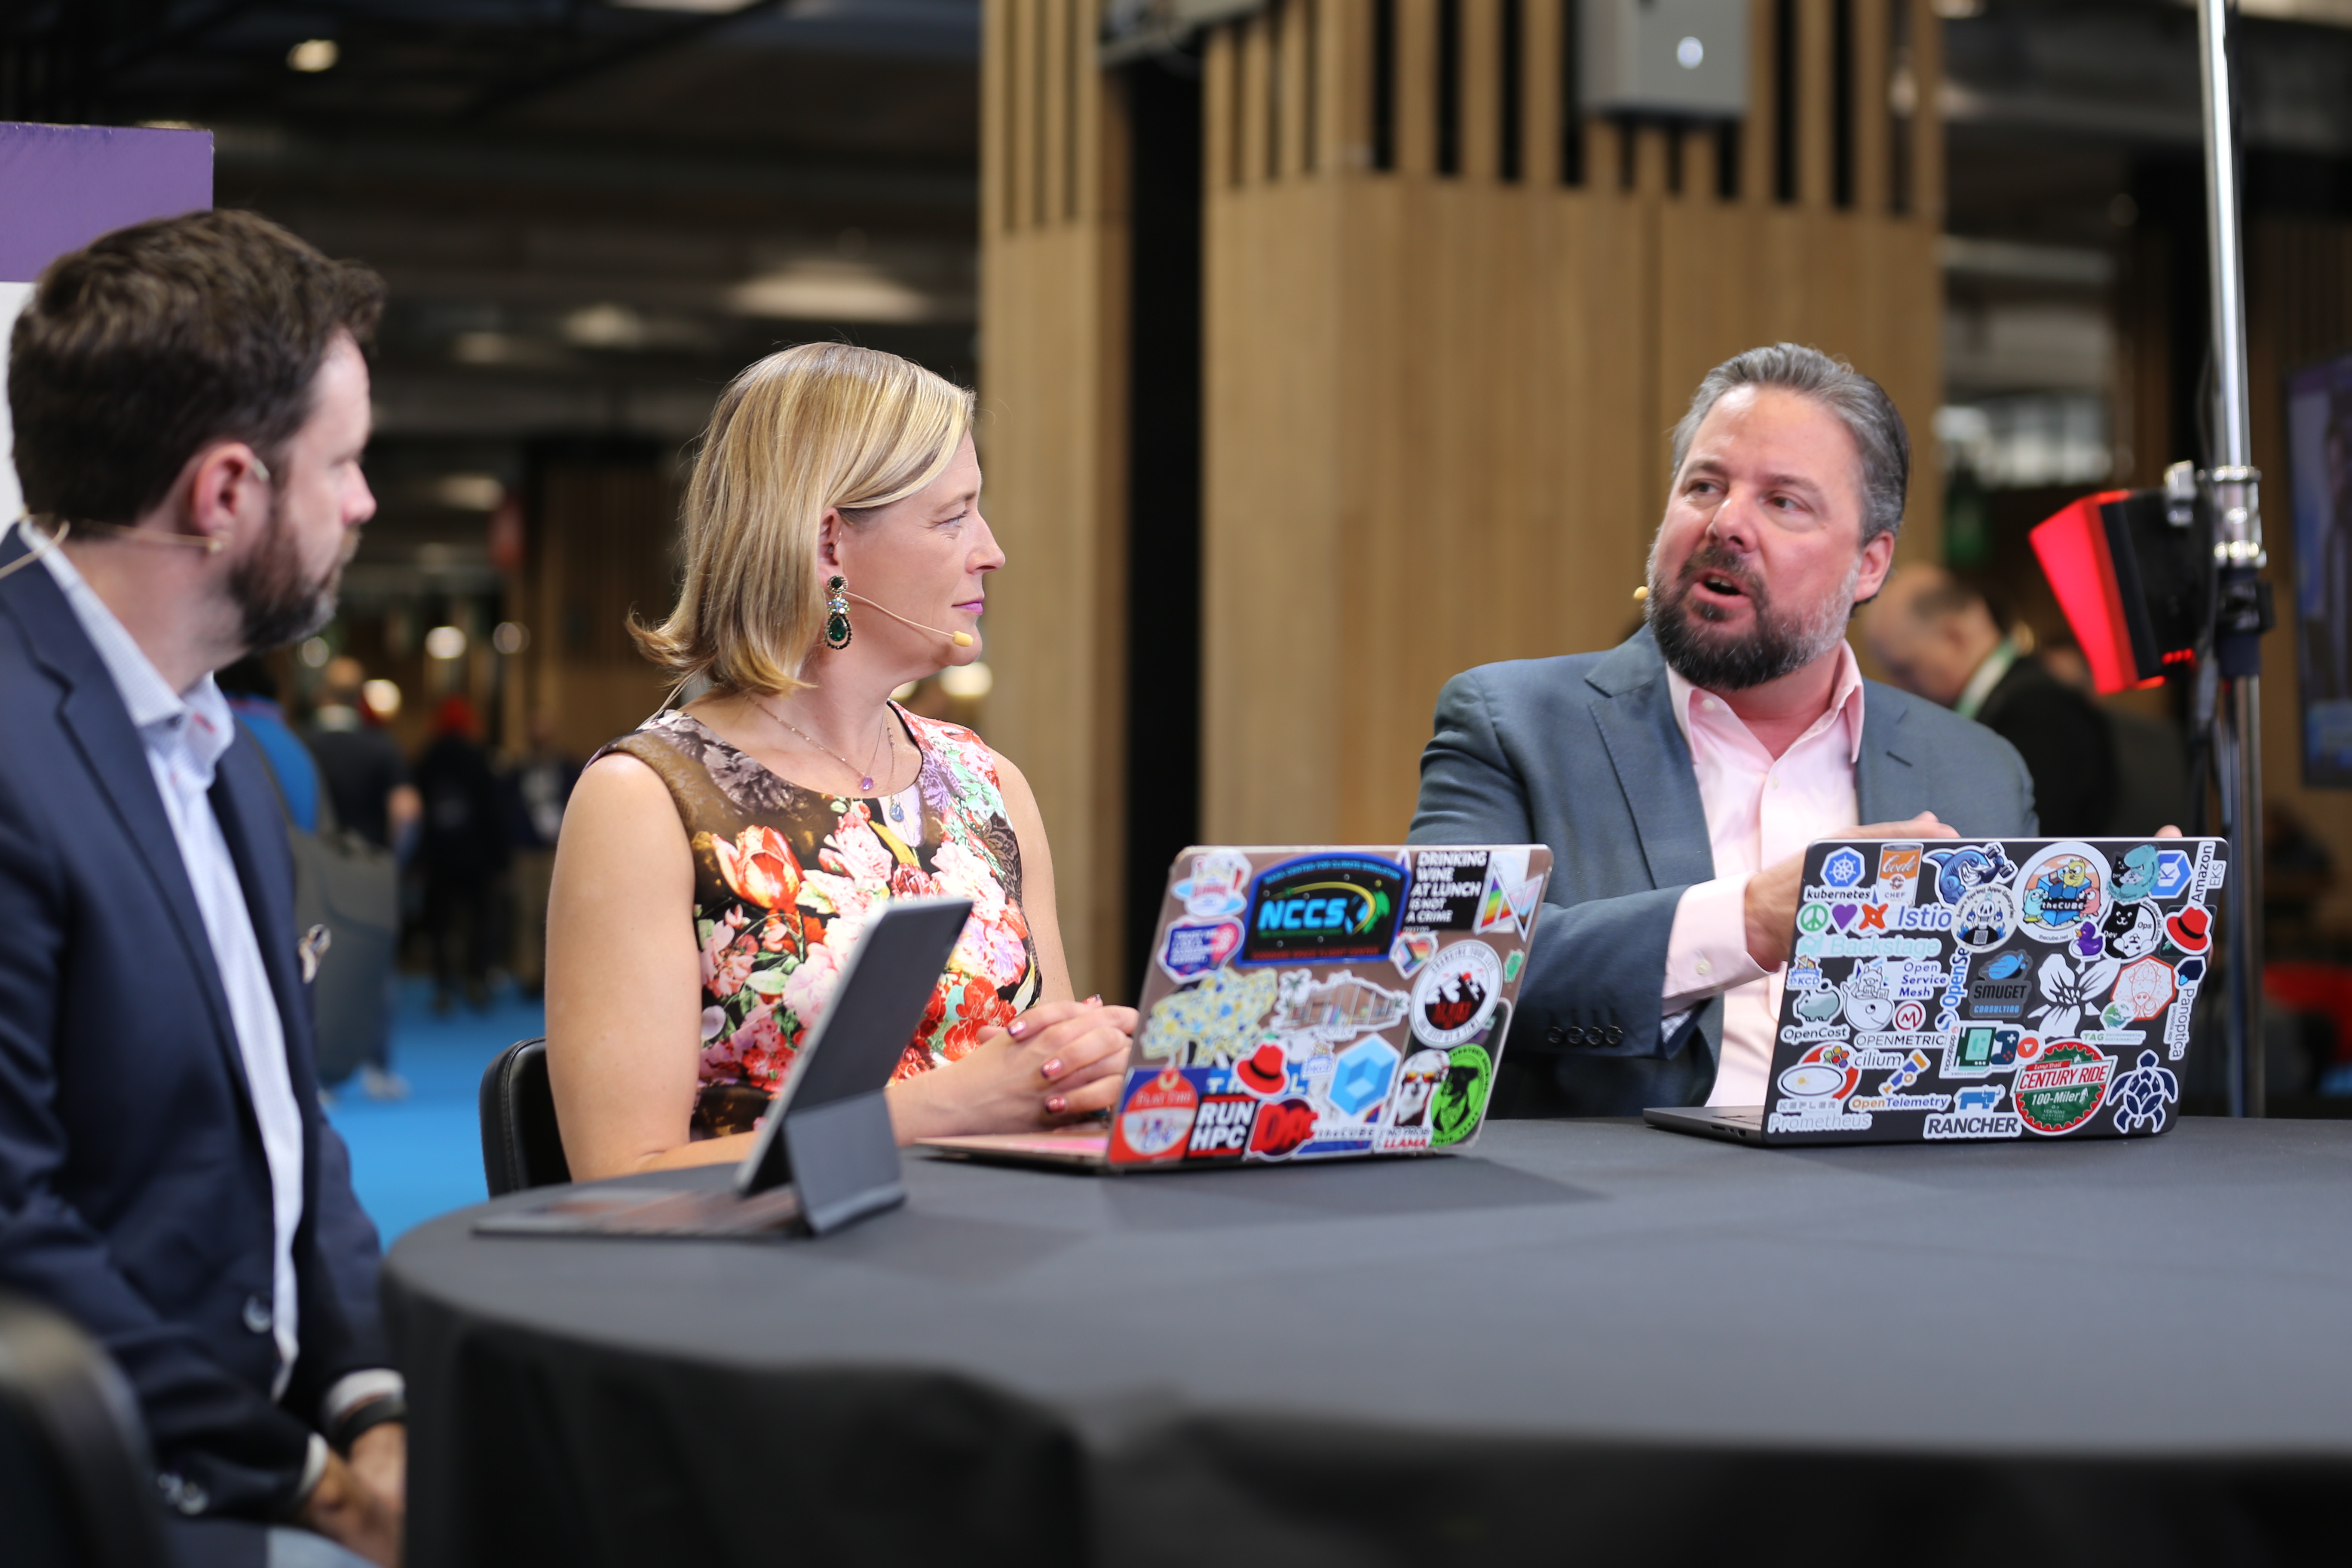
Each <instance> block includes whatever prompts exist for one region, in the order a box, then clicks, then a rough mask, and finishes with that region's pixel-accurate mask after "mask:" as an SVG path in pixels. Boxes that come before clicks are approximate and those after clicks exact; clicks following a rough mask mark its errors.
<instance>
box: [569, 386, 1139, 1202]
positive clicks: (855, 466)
mask: <svg viewBox="0 0 2352 1568" xmlns="http://www.w3.org/2000/svg"><path fill="white" fill-rule="evenodd" d="M980 484H981V475H980V464H979V460H978V458H976V457H975V456H974V455H973V450H972V443H971V394H970V393H968V392H964V391H962V390H961V389H959V388H957V387H954V386H952V385H950V384H948V383H947V382H945V381H942V380H940V378H939V377H937V376H935V375H933V374H930V373H929V372H928V371H925V370H923V369H921V368H920V367H919V366H916V365H914V364H911V363H908V362H907V361H905V360H902V359H899V358H898V357H896V356H895V355H891V354H885V353H875V352H873V351H871V350H866V349H856V348H850V347H847V346H845V345H843V344H838V343H818V344H807V345H803V346H802V347H800V348H795V349H790V350H787V351H785V352H784V353H779V354H774V355H772V356H770V357H769V358H767V359H765V360H762V361H761V362H760V363H758V364H755V365H753V366H752V367H751V369H749V370H747V371H745V372H744V373H743V374H741V375H740V376H739V377H738V378H737V379H736V381H735V383H734V384H732V385H730V387H729V388H728V389H727V391H726V393H725V394H724V395H722V396H721V397H720V399H719V405H718V407H717V409H716V410H715V411H714V413H713V415H712V416H711V421H710V426H709V430H708V431H707V432H706V433H705V435H704V437H703V442H702V447H701V450H700V453H699V455H698V458H697V460H696V464H695V470H694V475H693V478H692V480H691V481H690V483H689V485H688V493H687V499H686V504H685V509H684V512H685V518H684V521H685V554H686V576H685V582H684V584H683V587H682V588H681V590H680V593H679V597H678V603H677V608H676V609H675V610H674V611H673V612H672V613H671V615H670V616H669V618H668V619H667V621H665V622H664V623H663V624H662V625H661V626H656V627H646V626H635V627H633V628H632V629H633V630H634V631H635V634H636V637H637V639H638V642H639V645H640V646H641V647H643V648H644V649H645V651H646V654H647V656H648V657H649V658H653V659H654V660H655V661H656V663H658V664H660V665H661V666H662V667H663V668H666V669H667V670H668V671H670V672H671V673H673V674H675V675H676V676H677V677H678V678H679V679H681V680H689V679H695V678H698V677H700V678H707V679H709V682H710V686H711V689H710V690H709V694H708V695H706V696H703V697H701V698H699V699H698V700H695V701H693V702H690V703H688V705H687V706H686V707H684V708H682V709H677V710H671V711H667V712H664V713H662V714H660V715H658V716H657V717H656V718H654V719H652V720H650V721H647V722H646V724H645V725H644V726H643V727H641V728H640V729H638V730H637V731H635V733H633V734H631V735H629V736H627V737H625V738H624V739H622V740H620V741H618V742H614V744H613V745H611V746H608V747H606V748H605V750H604V752H603V753H602V754H601V755H600V756H599V757H598V758H597V759H596V760H595V761H594V762H593V763H591V764H590V766H589V767H588V769H587V771H586V772H585V773H583V774H582V775H581V780H580V784H579V788H578V789H577V791H576V792H575V793H574V794H573V795H572V802H571V804H570V805H569V807H568V808H567V809H566V811H565V812H564V817H563V832H562V838H561V841H560V842H559V844H558V847H557V851H556V866H555V884H554V889H553V892H552V896H551V903H550V908H549V912H548V967H547V1026H548V1027H547V1040H548V1068H549V1075H550V1078H551V1082H552V1085H553V1088H554V1092H555V1105H556V1113H557V1117H558V1120H559V1121H560V1122H561V1124H562V1131H563V1146H564V1152H565V1154H566V1156H567V1158H568V1159H569V1160H570V1163H571V1165H572V1172H573V1173H574V1174H575V1175H577V1176H581V1177H583V1178H585V1177H592V1176H607V1175H617V1174H622V1173H628V1172H632V1171H640V1170H648V1169H653V1168H656V1167H662V1166H671V1165H687V1164H701V1163H715V1162H719V1161H727V1160H733V1159H738V1158H740V1157H741V1155H742V1152H743V1149H744V1146H745V1139H746V1138H747V1137H748V1136H749V1135H750V1133H751V1131H752V1128H753V1126H754V1124H755V1123H756V1122H757V1121H758V1120H759V1118H760V1116H761V1114H762V1113H763V1112H764V1110H766V1107H767V1103H768V1099H769V1097H770V1096H771V1095H772V1093H774V1091H775V1090H776V1089H778V1088H779V1087H780V1086H781V1085H782V1082H783V1079H784V1076H785V1074H786V1072H787V1071H788V1070H789V1069H790V1068H791V1066H792V1061H793V1054H794V1053H795V1052H796V1051H797V1050H798V1049H799V1048H800V1047H801V1046H802V1045H803V1044H804V1043H805V1041H806V1040H807V1038H808V1036H809V1032H810V1031H811V1029H813V1028H814V1026H815V1025H816V1024H817V1022H818V1021H819V1020H820V1019H822V1018H823V1017H824V1009H825V1006H826V1005H827V1003H828V1002H829V1001H830V1000H831V999H832V995H833V992H834V987H835V984H836V982H837V979H838V977H839V974H840V972H841V968H842V965H843V963H845V960H846V958H847V956H848V953H849V951H850V949H851V947H852V946H853V945H854V944H855V943H856V940H857V935H858V933H859V931H862V930H863V929H864V926H865V924H866V921H868V920H869V919H871V918H872V916H873V913H874V911H875V910H876V909H877V906H878V905H879V904H880V903H881V902H882V901H883V900H887V899H892V898H898V897H917V896H923V895H930V894H953V895H955V896H958V897H961V898H967V899H970V900H971V905H972V913H971V921H969V923H967V924H966V926H965V928H964V931H963V935H962V937H961V940H960V941H959V942H958V943H957V945H956V948H955V952H954V953H953V955H952V956H951V957H950V960H949V963H948V969H947V972H946V973H943V974H942V975H941V976H940V982H939V984H938V987H937V988H936V989H935V990H934V991H933V993H932V995H931V1005H930V1009H929V1014H928V1015H927V1016H925V1018H924V1020H923V1023H922V1026H921V1027H920V1028H919V1030H918V1031H917V1033H916V1035H915V1037H914V1038H913V1039H911V1040H910V1041H908V1046H907V1050H906V1055H905V1057H904V1058H903V1059H902V1060H901V1062H900V1064H899V1067H898V1075H897V1078H896V1079H895V1080H894V1081H893V1082H892V1084H891V1086H890V1090H889V1100H890V1115H891V1120H892V1122H893V1123H894V1124H895V1126H896V1128H897V1130H898V1137H899V1141H900V1142H909V1141H911V1140H913V1139H916V1138H921V1137H928V1136H932V1135H935V1134H940V1133H949V1132H984V1131H986V1132H992V1131H1024V1130H1030V1129H1035V1128H1041V1127H1048V1126H1053V1125H1056V1124H1058V1123H1061V1122H1065V1121H1071V1120H1074V1119H1076V1118H1078V1117H1081V1116H1085V1115H1087V1114H1089V1113H1092V1112H1095V1111H1098V1110H1104V1109H1106V1108H1107V1107H1108V1105H1109V1104H1110V1102H1111V1100H1112V1098H1113V1096H1114V1095H1115V1094H1116V1092H1117V1089H1118V1082H1119V1069H1120V1067H1121V1066H1122V1064H1123V1063H1124V1061H1125V1058H1126V1051H1127V1047H1128V1042H1129V1037H1131V1036H1132V1034H1133V1033H1134V1029H1135V1014H1134V1011H1133V1010H1132V1009H1130V1008H1127V1007H1116V1006H1106V1005H1102V1004H1101V1003H1100V1002H1099V1001H1098V1000H1096V999H1092V998H1089V999H1088V1000H1087V1001H1085V1002H1079V1001H1076V1000H1074V999H1073V998H1072V995H1071V991H1070V982H1069V974H1068V971H1067V967H1066V964H1065V963H1064V962H1063V957H1062V942H1061V935H1060V932H1059V931H1058V929H1057V928H1056V926H1055V918H1054V874H1053V862H1052V859H1051V857H1050V854H1049V851H1048V850H1047V848H1046V844H1045V826H1044V824H1043V823H1042V822H1041V821H1040V820H1039V817H1038V815H1037V805H1036V802H1035V799H1034V797H1033V796H1032V795H1031V793H1030V789H1029V784H1028V781H1027V780H1025V779H1024V778H1023V777H1022V776H1021V773H1020V770H1018V769H1017V768H1015V767H1014V766H1013V764H1012V763H1011V762H1009V761H1008V760H1006V759H1005V758H1003V757H1002V756H999V755H997V754H996V753H995V752H992V751H990V750H989V749H988V747H987V746H986V745H985V744H984V743H982V741H981V739H980V737H979V736H977V735H975V734H973V733H972V732H971V731H969V730H964V729H961V728H959V727H957V726H955V725H952V724H944V723H939V722H935V721H930V720H927V719H922V718H919V717H917V716H916V715H914V714H912V713H909V712H908V711H907V710H905V709H903V708H900V707H898V705H897V704H896V703H894V702H893V701H891V700H890V692H891V691H892V690H893V689H896V688H897V687H898V686H900V685H903V684H904V683H906V682H908V681H909V680H912V679H917V678H919V677H921V676H925V675H929V674H930V673H931V672H932V671H934V670H936V669H939V668H941V667H942V666H944V665H948V664H961V663H968V662H970V661H971V660H972V659H974V658H979V657H980V641H979V625H980V616H981V610H982V605H983V601H984V599H985V597H986V580H987V578H988V575H989V574H991V573H992V572H994V571H995V570H996V569H997V568H998V567H1000V566H1002V565H1003V563H1004V555H1003V552H1002V551H1000V550H999V549H998V548H997V546H996V541H995V538H994V536H993V535H992V534H991V533H990V531H989V528H988V524H987V522H986V521H984V520H983V519H982V516H981V513H980ZM836 580H838V586H836ZM836 617H838V618H836ZM844 621H845V622H846V625H844V624H842V622H844ZM828 623H831V624H830V626H829V625H828ZM843 633H847V634H848V635H847V637H846V640H844V638H843V637H842V635H841V634H843ZM957 633H962V634H964V635H965V636H966V637H968V638H969V641H968V643H967V644H966V645H964V646H958V645H956V644H955V643H954V642H953V640H952V638H953V636H954V634H957Z"/></svg>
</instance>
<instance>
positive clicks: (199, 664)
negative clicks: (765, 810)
mask: <svg viewBox="0 0 2352 1568" xmlns="http://www.w3.org/2000/svg"><path fill="white" fill-rule="evenodd" d="M382 309H383V283H382V281H381V280H380V279H377V278H376V277H375V275H374V274H373V273H371V272H368V271H367V270H366V269H364V268H360V267H356V266H352V265H350V264H347V263H338V262H332V261H330V260H328V259H327V258H325V257H323V256H321V255H320V254H319V253H318V252H317V251H316V250H313V249H312V248H310V247H309V246H308V245H305V244H304V243H302V242H301V241H300V240H299V239H296V238H295V237H293V236H292V235H290V234H288V233H287V232H286V231H285V230H283V229H280V228H278V227H277V226H275V225H272V224H269V223H268V222H265V221H264V220H262V219H260V218H258V217H256V216H253V215H252V214H250V213H238V212H199V213H193V214H190V215H188V216H184V217H178V218H173V219H169V220H165V221H162V222H156V223H147V224H140V225H137V226H133V227H131V228H126V229H121V230H118V231H117V232H115V233H113V234H110V235H107V236H104V237H100V239H98V240H95V241H93V242H92V243H91V244H90V245H89V246H88V247H84V248H83V249H81V250H79V251H75V252H72V253H69V254H68V255H66V256H63V257H60V258H58V259H57V260H56V261H53V262H52V263H50V264H49V267H48V268H47V270H46V271H45V272H44V273H43V274H42V276H41V279H40V281H39V283H38V284H37V286H36V288H35V289H34V292H33V294H32V296H31V298H30V300H28V301H27V302H26V308H25V310H24V311H23V313H22V314H21V315H20V316H18V318H17V320H16V327H15V330H14V334H13V337H12V339H11V342H10V353H9V360H8V402H9V405H10V409H11V412H12V414H13V416H14V419H15V426H16V468H17V472H18V474H19V475H20V477H21V479H22V480H23V484H24V491H25V500H26V507H27V509H28V511H29V513H30V515H29V516H28V518H27V519H26V521H24V522H23V523H20V524H19V525H17V526H16V528H14V529H13V530H12V531H9V533H8V534H7V536H6V537H5V540H0V574H5V575H0V733H5V734H6V736H7V738H8V742H7V744H6V746H5V747H0V930H5V931H6V932H7V933H8V934H7V940H6V942H0V1285H5V1287H7V1288H9V1289H18V1290H23V1291H26V1292H28V1293H30V1294H32V1295H34V1296H37V1297H38V1298H40V1299H42V1300H47V1301H48V1302H50V1303H51V1304H53V1305H54V1306H56V1307H57V1308H58V1309H59V1310H62V1311H63V1312H65V1313H66V1314H67V1315H68V1316H69V1317H71V1318H73V1319H74V1320H75V1321H78V1322H79V1323H80V1325H81V1326H82V1327H83V1328H84V1329H85V1330H87V1331H89V1333H90V1334H92V1335H93V1336H95V1337H96V1338H97V1339H98V1341H99V1342H100V1343H102V1344H103V1345H104V1346H105V1347H106V1349H107V1351H108V1352H109V1353H110V1355H111V1356H112V1358H113V1360H114V1363H115V1364H116V1365H117V1366H119V1367H120V1368H121V1372H122V1373H123V1376H124V1377H125V1378H126V1379H127V1380H128V1382H129V1384H130V1386H131V1391H132V1393H133V1394H134V1395H135V1397H136V1398H137V1399H138V1402H139V1405H140V1411H141V1414H142V1416H143V1417H144V1424H145V1427H146V1433H147V1436H148V1439H149V1440H150V1442H151V1443H152V1447H153V1457H154V1462H155V1465H156V1474H155V1482H156V1488H157V1494H158V1496H159V1497H160V1499H161V1500H162V1502H163V1505H164V1509H165V1511H166V1517H167V1519H168V1520H169V1521H171V1522H170V1529H171V1531H172V1534H173V1541H172V1546H173V1559H174V1561H176V1562H179V1563H221V1564H227V1563H237V1564H241V1565H247V1568H262V1565H264V1564H268V1565H270V1568H297V1565H301V1568H338V1565H341V1568H351V1565H356V1564H359V1563H362V1562H369V1561H372V1562H374V1563H383V1564H387V1565H389V1564H392V1563H396V1562H398V1561H399V1558H400V1550H401V1534H402V1521H403V1517H404V1494H405V1489H406V1469H407V1438H406V1426H405V1414H406V1412H405V1406H404V1404H403V1403H402V1384H401V1380H400V1377H399V1375H398V1374H397V1373H394V1372H392V1371H391V1370H390V1369H389V1366H388V1360H389V1358H388V1356H387V1354H386V1352H385V1347H384V1345H383V1342H382V1335H381V1332H380V1328H379V1325H378V1324H377V1323H376V1321H375V1319H374V1309H373V1302H374V1298H375V1274H376V1266H377V1256H376V1238H375V1233H374V1230H373V1226H370V1225H369V1224H368V1223H367V1220H366V1218H365V1216H364V1215H362V1213H361V1211H360V1208H359V1203H358V1199H357V1198H356V1197H355V1196H354V1195H353V1194H352V1189H351V1182H350V1178H349V1173H348V1165H347V1163H345V1160H346V1155H345V1152H344V1151H343V1150H342V1148H341V1142H340V1141H339V1140H338V1139H337V1138H336V1136H335V1132H334V1130H333V1129H332V1128H331V1127H329V1126H328V1125H327V1124H326V1122H325V1121H324V1120H323V1119H322V1118H321V1117H320V1113H319V1100H318V1082H317V1079H316V1076H315V1073H314V1070H313V1068H312V1061H311V1032H312V1019H311V1012H312V1009H311V999H310V993H309V989H308V982H309V980H310V962H309V961H310V959H311V958H313V957H315V955H316V954H315V949H314V948H310V947H309V946H308V945H307V944H305V943H299V942H298V939H297V934H296V931H295V915H294V908H293V903H294V887H293V865H292V858H291V856H290V854H289V847H288V839H287V834H286V830H285V817H284V816H283V813H282V812H281V810H280V807H279V805H278V799H277V797H276V792H275V791H273V790H272V788H271V787H270V783H269V779H268V773H267V772H266V764H265V763H264V762H263V760H262V756H261V753H260V751H259V750H258V748H257V746H256V745H255V744H253V743H252V742H250V740H249V739H248V738H247V735H248V734H249V732H248V731H240V728H239V727H238V725H237V724H236V721H235V720H234V719H233V718H232V716H231V714H230V712H229V709H228V705H227V703H226V701H225V700H224V699H223V698H222V695H221V692H220V689H219V687H218V686H217V685H216V684H215V680H214V678H213V672H214V671H215V670H217V669H220V668H225V667H226V666H228V665H230V664H233V663H235V662H236V660H238V659H239V658H244V657H246V656H247V655H249V654H252V653H256V652H258V651H262V650H265V649H268V648H273V647H280V646H283V645H284V644H287V643H289V642H292V641H295V640H297V639H299V638H300V637H306V636H308V635H310V633H311V632H312V631H314V630H316V629H317V628H318V627H319V626H320V625H322V624H323V623H324V622H325V621H326V620H327V618H328V617H329V616H331V615H332V614H333V612H334V603H335V593H336V588H337V584H339V582H340V580H341V574H342V568H343V564H344V563H345V562H347V561H348V560H349V559H350V558H351V552H352V549H353V548H354V547H355V546H356V545H357V543H358V538H359V534H358V531H359V528H360V526H361V525H362V523H364V522H365V521H367V520H368V518H369V517H371V516H372V515H373V513H374V511H375V500H374V498H373V496H372V495H371V494H370V493H369V491H368V486H367V480H366V479H365V477H364V475H363V474H362V469H361V462H362V457H363V455H364V453H365V451H366V447H367V442H368V435H369V403H368V370H367V363H366V360H365V358H364V357H363V355H362V343H363V342H364V341H365V340H366V339H367V338H368V337H369V336H370V335H372V333H373V329H374V325H375V322H376V320H377V318H378V316H379V315H380V313H381V311H382ZM8 1528H9V1525H8V1521H0V1542H5V1544H0V1555H5V1554H6V1552H7V1551H8V1550H9V1548H10V1547H13V1546H15V1545H16V1544H17V1542H14V1541H13V1540H8V1539H7V1531H8Z"/></svg>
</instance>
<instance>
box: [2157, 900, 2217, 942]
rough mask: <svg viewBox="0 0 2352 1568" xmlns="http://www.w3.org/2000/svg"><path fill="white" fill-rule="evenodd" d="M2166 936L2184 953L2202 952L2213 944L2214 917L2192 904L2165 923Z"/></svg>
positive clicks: (2198, 905)
mask: <svg viewBox="0 0 2352 1568" xmlns="http://www.w3.org/2000/svg"><path fill="white" fill-rule="evenodd" d="M2164 934H2165V935H2166V936H2168V937H2170V938H2171V939H2172V945H2173V946H2175V947H2177V948H2179V950H2180V951H2181V952H2204V951H2205V950H2206V949H2207V948H2209V947H2210V946H2211V945H2212V944H2213V917H2212V916H2211V915H2210V914H2208V913H2206V912H2205V910H2204V907H2203V906H2202V905H2200V904H2191V905H2189V907H2188V908H2187V909H2185V910H2181V911H2180V912H2179V914H2177V915H2174V916H2172V917H2170V918H2169V919H2168V920H2167V921H2165V922H2164Z"/></svg>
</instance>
